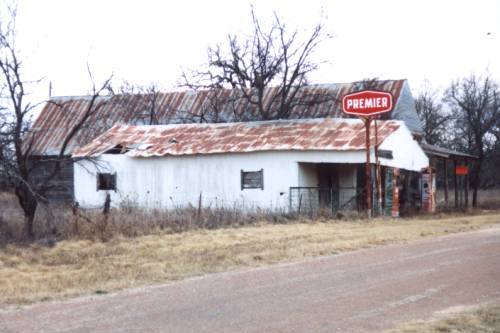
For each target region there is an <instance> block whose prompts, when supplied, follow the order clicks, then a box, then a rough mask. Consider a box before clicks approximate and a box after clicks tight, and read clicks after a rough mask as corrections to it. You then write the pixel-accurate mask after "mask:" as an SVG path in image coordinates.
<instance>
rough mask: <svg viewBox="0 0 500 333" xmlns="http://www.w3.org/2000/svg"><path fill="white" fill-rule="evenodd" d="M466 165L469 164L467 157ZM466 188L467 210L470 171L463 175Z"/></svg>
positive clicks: (467, 204) (466, 205)
mask: <svg viewBox="0 0 500 333" xmlns="http://www.w3.org/2000/svg"><path fill="white" fill-rule="evenodd" d="M465 166H468V163H467V159H465ZM463 178H464V182H465V184H464V188H465V210H467V209H469V172H467V174H466V175H465V176H464V177H463Z"/></svg>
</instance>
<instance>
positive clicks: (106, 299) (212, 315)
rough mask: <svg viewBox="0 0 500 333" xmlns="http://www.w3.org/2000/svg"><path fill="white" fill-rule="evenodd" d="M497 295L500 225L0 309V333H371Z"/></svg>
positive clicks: (496, 297)
mask: <svg viewBox="0 0 500 333" xmlns="http://www.w3.org/2000/svg"><path fill="white" fill-rule="evenodd" d="M497 299H500V226H496V227H493V228H489V229H484V230H481V231H475V232H468V233H461V234H456V235H450V236H446V237H441V238H437V239H429V240H423V241H418V242H414V243H411V244H409V245H396V246H385V247H379V248H374V249H366V250H362V251H357V252H352V253H347V254H342V255H337V256H331V257H323V258H320V259H312V260H307V261H302V262H297V263H292V264H284V265H276V266H271V267H266V268H260V269H253V270H244V271H239V272H233V273H222V274H213V275H209V276H205V277H202V278H195V279H189V280H185V281H182V282H178V283H172V284H169V285H165V286H158V287H149V288H145V289H140V290H134V291H129V292H121V293H117V294H113V295H102V296H94V297H86V298H79V299H75V300H71V301H67V302H60V303H44V304H37V305H34V306H31V307H28V308H24V309H20V310H11V311H8V312H0V332H373V331H380V330H384V329H389V328H392V327H395V326H396V325H398V324H400V323H403V322H406V321H409V320H413V319H424V318H427V317H429V316H431V315H432V314H433V313H434V312H436V311H440V310H445V309H447V308H449V307H452V306H457V305H472V304H478V303H482V302H487V301H492V300H497Z"/></svg>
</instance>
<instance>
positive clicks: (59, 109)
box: [32, 80, 404, 155]
mask: <svg viewBox="0 0 500 333" xmlns="http://www.w3.org/2000/svg"><path fill="white" fill-rule="evenodd" d="M379 84H380V86H379V87H377V88H378V89H380V90H386V91H391V92H392V93H393V95H394V105H397V101H398V98H399V95H400V92H401V89H402V86H403V84H404V80H390V81H379ZM354 89H355V85H354V84H350V83H346V84H332V85H320V86H310V87H307V88H304V89H303V91H300V92H298V94H297V96H299V97H300V99H301V103H299V104H300V105H297V106H296V107H295V108H294V109H293V110H292V114H291V115H290V118H292V119H299V118H324V117H344V114H343V113H342V110H341V109H342V105H341V103H340V99H341V96H342V95H343V94H344V93H346V92H350V91H352V90H354ZM276 93H277V88H269V89H268V90H267V91H266V95H265V96H266V101H265V103H266V104H267V105H271V116H276V114H277V112H278V108H277V105H275V104H273V103H272V96H274V94H276ZM240 94H241V93H240V92H238V91H236V90H224V91H221V92H220V93H218V94H217V96H219V98H220V102H221V103H223V105H222V106H219V108H220V115H219V120H218V121H236V120H238V121H251V120H255V119H257V116H258V110H257V108H256V107H255V106H254V105H251V104H250V103H248V102H247V101H246V100H245V99H242V98H240V97H239V95H240ZM149 98H150V96H148V95H144V94H142V95H132V96H124V95H115V96H113V97H100V98H99V99H98V100H97V103H105V104H104V105H103V106H102V107H100V108H99V109H98V110H97V111H96V112H93V114H92V116H91V117H90V118H89V119H88V120H87V121H86V123H85V126H84V127H83V128H82V129H81V130H80V131H79V133H78V134H77V135H76V136H75V137H74V138H73V139H72V140H71V141H70V142H69V145H68V148H67V153H71V152H73V151H74V150H75V149H76V148H78V147H81V146H82V145H85V144H87V143H89V142H90V141H91V140H93V139H94V138H95V137H97V136H99V135H101V134H103V133H104V132H106V131H107V130H109V129H110V128H111V127H113V126H114V125H116V124H119V123H126V124H131V125H139V124H144V121H145V119H147V118H148V117H147V116H148V115H147V110H146V107H147V104H148V100H149ZM209 98H210V96H209V94H208V93H207V92H206V91H203V92H198V93H195V92H185V91H184V92H170V93H161V94H159V96H158V99H157V102H158V104H157V108H156V110H157V117H158V118H159V119H158V120H159V123H160V124H170V123H177V124H178V123H187V122H194V121H199V118H197V117H199V116H200V115H201V114H202V113H203V112H205V111H206V110H204V108H206V107H208V106H210V105H211V102H210V101H209ZM311 98H324V99H325V103H322V104H318V105H314V106H311V105H308V101H310V100H311ZM326 100H328V101H326ZM302 102H303V103H302ZM89 103H90V97H86V96H79V97H59V98H54V99H52V100H51V101H50V102H48V103H47V104H46V105H45V106H44V108H43V110H42V112H41V113H40V115H39V117H38V118H37V120H36V121H35V123H34V125H33V134H32V135H34V137H33V141H34V143H33V147H32V153H33V154H35V155H52V154H58V153H59V151H60V149H61V147H62V142H63V140H64V138H66V137H67V135H68V133H69V132H70V131H71V130H72V128H74V126H75V125H76V124H77V122H78V120H79V119H81V117H83V115H84V114H85V111H86V110H87V108H88V106H89ZM193 115H194V117H192V118H189V117H188V116H193ZM270 126H271V125H270ZM359 126H360V127H361V128H362V126H363V125H362V124H360V125H359ZM226 129H227V128H226ZM194 130H195V131H197V130H196V129H194ZM231 130H234V129H233V128H231ZM283 130H284V131H285V130H287V129H283ZM260 131H262V128H261V127H257V128H256V129H255V132H249V133H247V134H255V135H261V132H260ZM284 133H285V132H284Z"/></svg>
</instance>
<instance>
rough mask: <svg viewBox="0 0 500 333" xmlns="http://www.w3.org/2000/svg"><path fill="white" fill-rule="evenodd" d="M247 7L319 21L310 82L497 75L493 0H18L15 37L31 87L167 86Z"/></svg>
mask: <svg viewBox="0 0 500 333" xmlns="http://www.w3.org/2000/svg"><path fill="white" fill-rule="evenodd" d="M250 4H254V6H255V8H256V11H257V14H258V16H259V18H260V19H261V20H262V21H264V22H265V21H269V19H272V12H273V10H274V11H276V12H277V13H278V15H279V16H280V17H282V19H283V21H284V22H285V23H286V24H287V25H288V26H289V27H290V28H295V27H296V28H298V29H299V31H304V30H307V29H310V28H312V27H313V26H314V25H315V24H316V23H317V22H318V20H319V19H320V17H321V15H322V14H321V13H323V16H324V17H326V18H325V21H326V24H325V25H326V28H327V30H328V31H329V32H330V33H331V34H332V35H333V36H334V37H333V39H331V40H330V41H328V42H327V43H325V44H323V45H322V46H321V48H320V49H318V52H317V54H316V57H317V58H318V59H322V60H327V63H326V64H325V65H323V66H322V67H321V69H320V70H319V71H318V72H317V73H316V74H315V75H314V76H313V77H312V81H313V82H314V83H331V82H348V81H354V80H360V79H364V78H372V77H379V78H383V79H401V78H407V79H408V80H409V81H410V86H411V87H412V89H413V92H414V94H415V95H416V94H417V93H418V92H419V91H420V90H421V88H422V86H423V83H424V82H425V81H426V80H428V81H429V82H430V83H431V84H432V85H433V86H434V87H436V88H443V87H445V86H446V85H448V84H449V82H450V81H451V80H453V79H456V78H458V77H462V76H466V75H469V74H470V73H472V72H475V73H484V72H485V71H486V70H488V71H489V73H490V74H491V75H492V76H493V77H495V78H496V79H497V80H498V79H500V1H494V0H490V1H488V0H471V1H457V0H455V1H451V0H450V1H436V0H433V1H431V0H425V1H422V0H419V1H415V0H413V1H410V0H408V1H401V0H377V1H370V0H355V1H352V0H349V1H348V0H332V1H326V0H307V1H290V0H288V1H286V0H283V1H280V0H273V1H270V0H262V1H261V0H254V1H248V0H246V1H245V0H242V1H237V0H211V1H202V0H199V1H194V0H179V1H152V0H151V1H147V0H142V1H125V0H121V1H118V0H116V1H115V0H106V1H105V0H71V1H68V0H44V1H39V0H20V5H19V9H18V20H17V28H18V40H17V43H18V44H17V46H18V48H19V49H20V50H21V52H22V53H21V57H22V59H23V60H24V66H25V77H26V78H29V79H34V78H37V77H44V81H43V83H42V84H41V85H39V86H38V87H37V88H36V89H35V90H34V91H33V93H34V96H36V97H37V98H41V99H43V98H47V95H48V82H49V81H52V84H53V95H59V96H60V95H82V94H86V93H87V92H88V90H89V87H90V83H89V79H88V75H87V70H86V63H87V62H88V63H89V64H90V66H91V68H92V71H93V72H94V74H95V76H96V77H97V78H98V79H99V78H101V79H102V78H104V77H106V76H108V75H109V74H110V73H111V72H113V73H114V75H115V78H116V80H117V81H120V80H128V81H130V82H132V83H136V84H148V83H150V82H156V83H158V84H159V85H161V86H162V87H164V88H165V89H166V90H168V89H173V88H175V86H176V83H177V82H178V80H179V76H180V73H181V72H182V69H190V68H197V67H198V66H200V65H201V64H203V62H204V61H205V60H206V48H207V46H208V45H214V44H215V43H218V42H221V41H223V40H225V38H226V35H227V34H228V33H242V34H244V33H246V32H248V29H249V27H250V24H251V20H250V15H249V12H250Z"/></svg>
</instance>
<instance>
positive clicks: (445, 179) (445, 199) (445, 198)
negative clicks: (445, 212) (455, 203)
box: [444, 157, 448, 207]
mask: <svg viewBox="0 0 500 333" xmlns="http://www.w3.org/2000/svg"><path fill="white" fill-rule="evenodd" d="M444 204H445V206H446V207H448V159H447V158H446V157H445V158H444Z"/></svg>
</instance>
